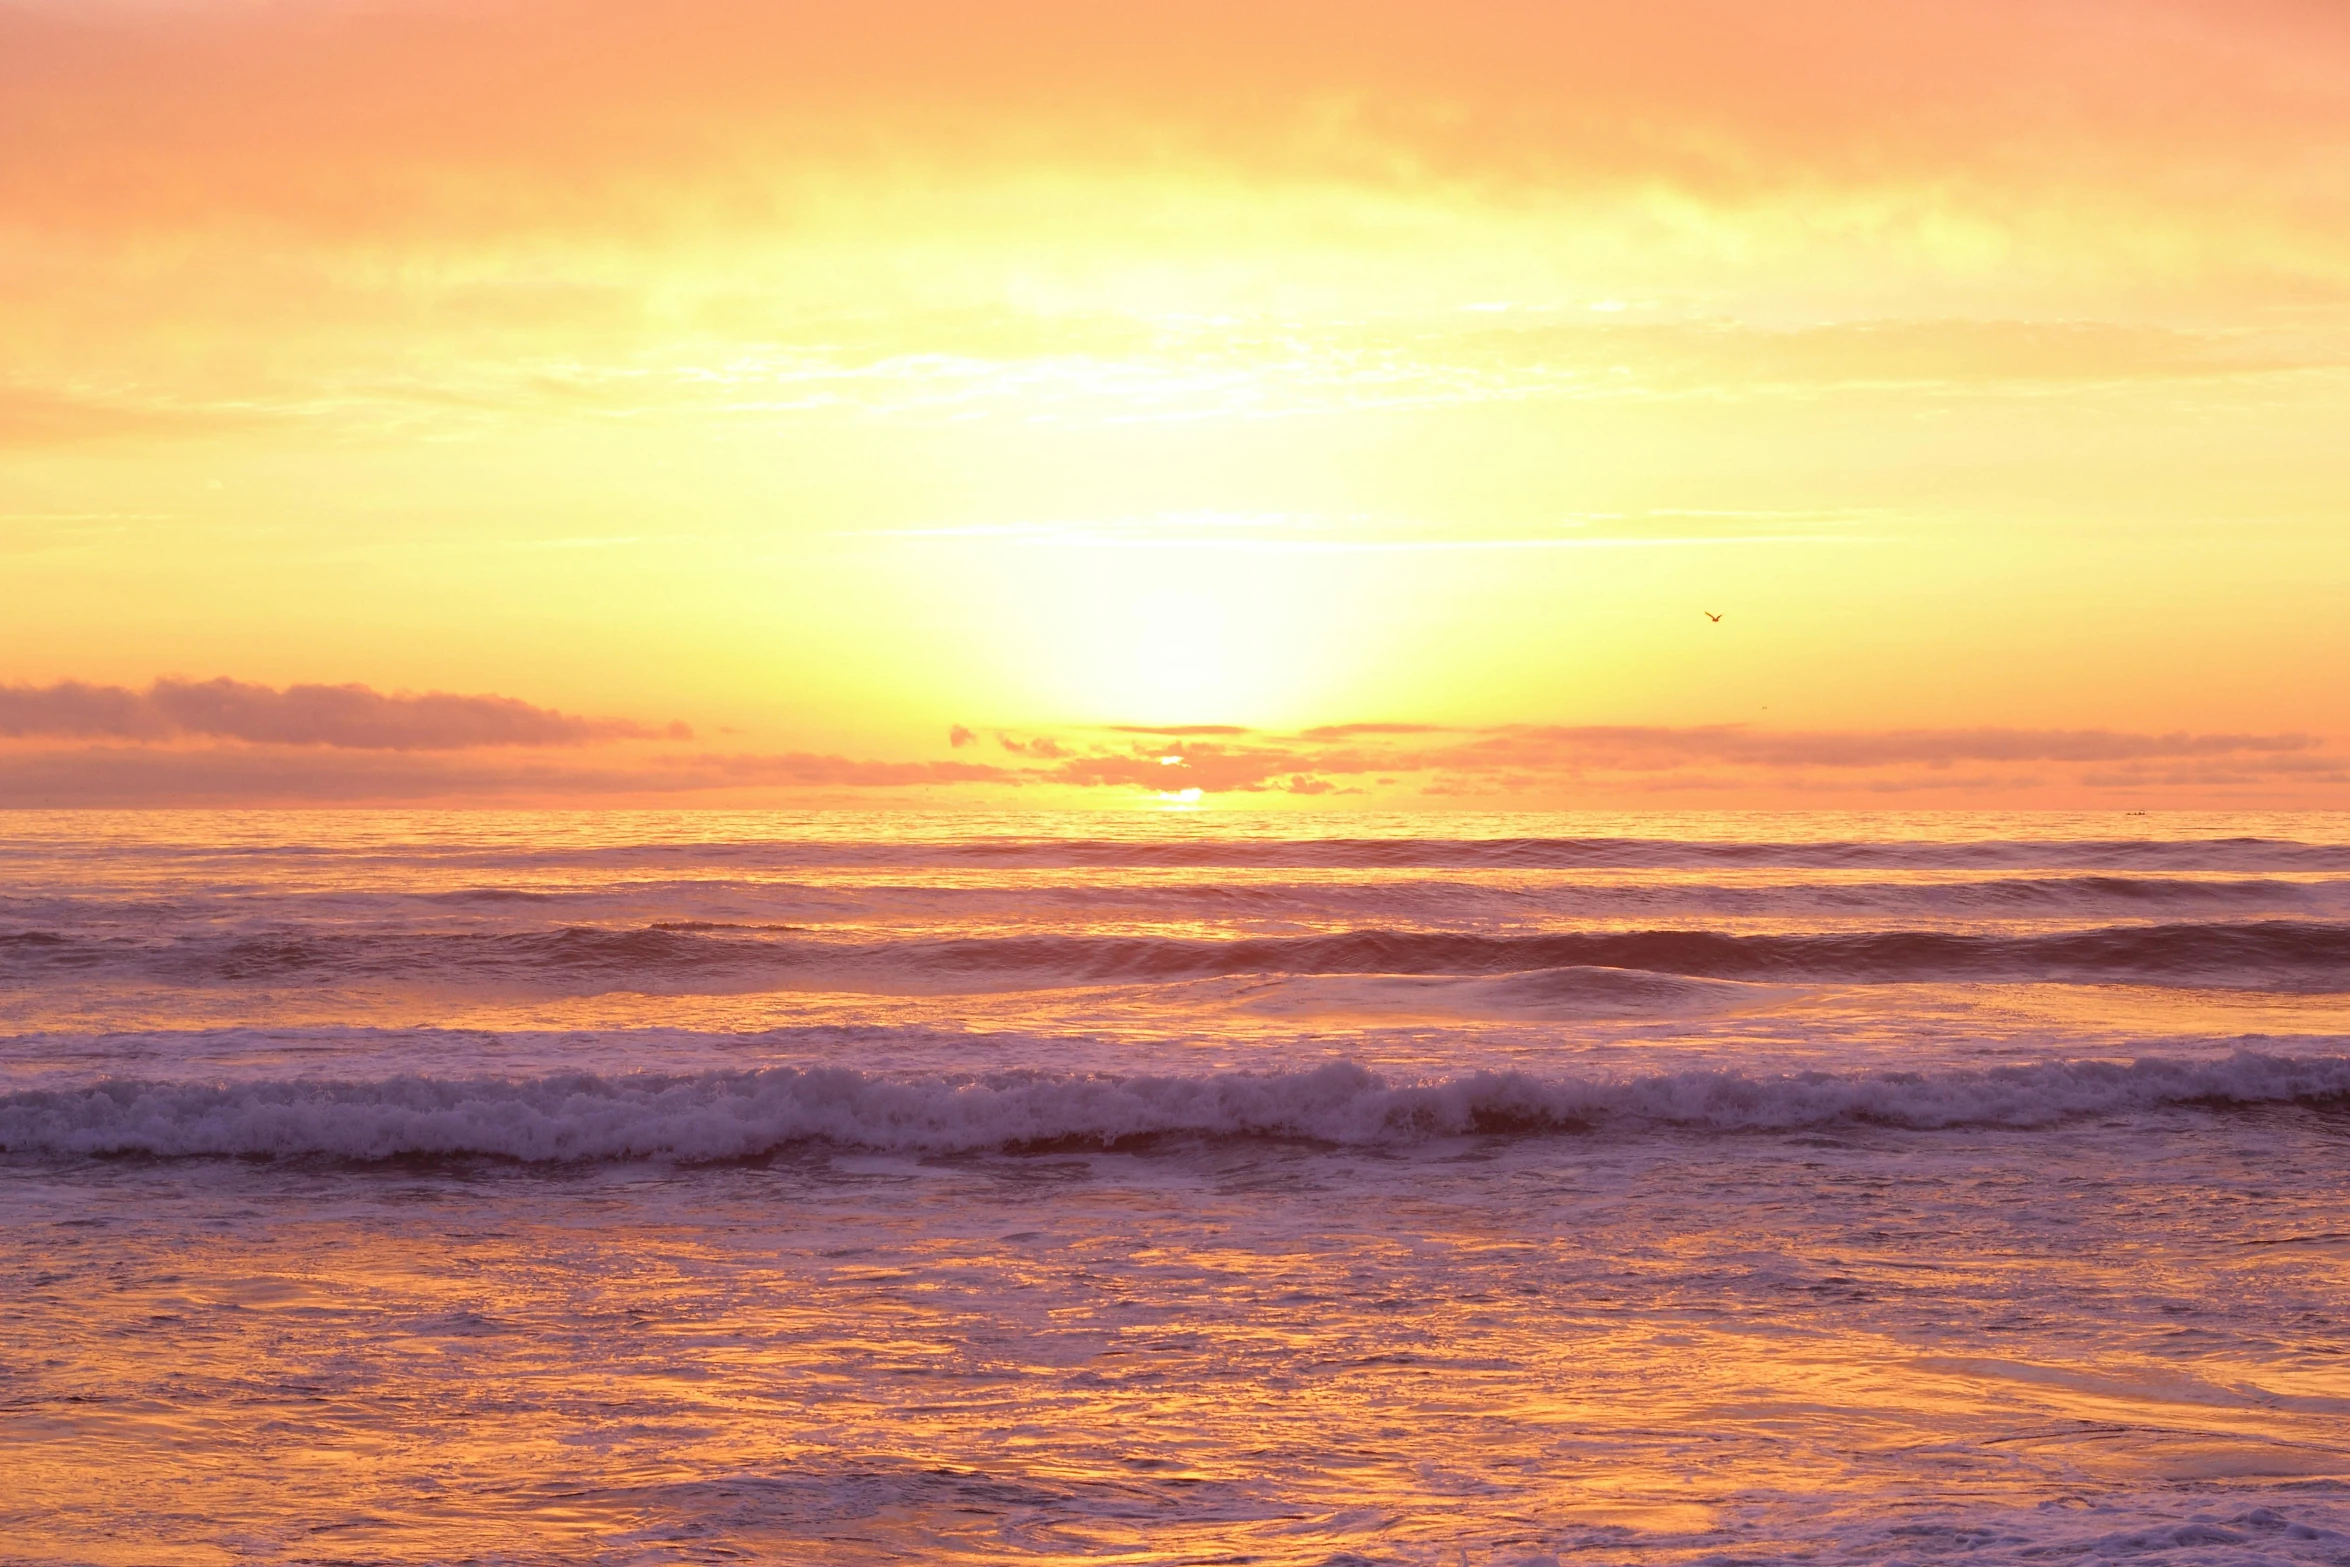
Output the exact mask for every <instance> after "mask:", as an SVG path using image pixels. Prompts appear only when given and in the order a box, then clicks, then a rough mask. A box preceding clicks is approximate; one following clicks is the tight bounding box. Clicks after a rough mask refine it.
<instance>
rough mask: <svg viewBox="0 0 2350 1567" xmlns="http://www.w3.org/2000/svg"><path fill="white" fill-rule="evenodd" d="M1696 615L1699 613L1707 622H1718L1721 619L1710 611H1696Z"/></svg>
mask: <svg viewBox="0 0 2350 1567" xmlns="http://www.w3.org/2000/svg"><path fill="white" fill-rule="evenodd" d="M1698 613H1699V614H1701V615H1703V616H1704V617H1705V618H1706V619H1708V620H1713V621H1718V620H1720V619H1721V618H1722V617H1721V616H1719V615H1717V614H1715V613H1714V612H1713V611H1712V610H1710V609H1701V610H1699V611H1698Z"/></svg>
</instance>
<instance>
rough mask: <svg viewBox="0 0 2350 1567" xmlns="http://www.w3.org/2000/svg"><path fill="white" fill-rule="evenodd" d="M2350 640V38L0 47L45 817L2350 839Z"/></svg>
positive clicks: (353, 35) (1688, 8)
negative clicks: (1292, 820) (2144, 827)
mask: <svg viewBox="0 0 2350 1567" xmlns="http://www.w3.org/2000/svg"><path fill="white" fill-rule="evenodd" d="M2346 596H2350V7H2345V6H2344V5H2342V4H2341V3H2339V0H1901V3H1894V4H1889V3H1886V0H1779V3H1773V4H1768V5H1764V4H1757V3H1753V0H1736V3H1732V0H1661V3H1651V4H1646V5H1641V6H1623V5H1599V4H1585V3H1579V0H1576V3H1567V0H1554V3H1536V0H1444V3H1441V4H1439V3H1434V0H1387V3H1380V0H1349V3H1340V0H1230V3H1227V0H1197V3H1185V4H1167V3H1153V4H1145V3H1127V0H991V3H987V4H974V3H971V0H857V3H853V4H851V3H837V4H809V3H790V0H766V3H753V0H669V3H666V4H663V5H660V6H647V5H644V4H641V3H633V0H632V3H619V0H564V3H551V0H550V3H531V0H462V3H460V0H442V3H429V0H367V3H357V0H48V3H28V0H0V803H4V804H35V805H37V804H75V803H99V804H150V803H152V804H166V803H189V804H246V803H253V804H258V803H302V802H317V803H352V802H368V801H381V802H417V803H463V802H473V801H478V802H484V803H521V802H529V803H578V804H587V803H600V802H607V801H610V802H620V801H628V802H669V803H680V804H687V803H711V804H721V803H723V804H757V803H775V804H781V805H793V804H871V805H883V804H892V803H897V804H920V805H932V806H936V805H950V804H969V805H987V806H1016V805H1022V804H1035V805H1044V806H1054V807H1066V806H1102V807H1115V808H1121V809H1129V808H1133V807H1135V806H1137V805H1151V804H1156V803H1159V802H1161V801H1162V800H1163V799H1166V798H1174V799H1178V800H1181V799H1185V798H1187V796H1186V794H1185V791H1187V790H1198V791H1200V794H1199V796H1198V798H1200V799H1201V800H1203V801H1205V802H1207V803H1209V804H1212V805H1222V806H1230V807H1241V806H1249V805H1285V806H1297V807H1301V808H1302V807H1313V808H1330V807H1338V806H1347V805H1372V806H1379V807H1397V808H1401V807H1417V806H1423V805H1437V806H1448V807H1454V806H1496V807H1506V806H1528V807H1544V808H1561V807H1576V806H1594V807H1610V808H1614V807H1637V806H1641V805H1644V804H1645V805H1655V806H1659V807H1670V808H1674V809H1682V808H1698V807H1711V806H1734V805H1758V806H1805V805H1814V804H1816V805H1851V804H1866V803H1872V802H1874V803H1883V804H1887V805H1894V806H1899V807H1901V808H1905V809H1929V808H1941V807H1975V806H2020V807H2031V806H2048V807H2102V806H2111V807H2114V808H2141V807H2166V806H2197V807H2201V806H2225V805H2247V806H2305V807H2307V806H2315V807H2350V675H2346V671H2350V630H2346V629H2345V608H2344V601H2345V597H2346ZM1709 612H1710V613H1713V614H1719V615H1720V616H1721V617H1722V618H1721V619H1720V620H1719V621H1718V622H1717V621H1714V620H1712V619H1709V618H1708V615H1709Z"/></svg>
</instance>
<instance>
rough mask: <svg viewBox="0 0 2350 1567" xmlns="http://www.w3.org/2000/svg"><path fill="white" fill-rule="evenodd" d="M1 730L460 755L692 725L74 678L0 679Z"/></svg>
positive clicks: (478, 703) (688, 733)
mask: <svg viewBox="0 0 2350 1567" xmlns="http://www.w3.org/2000/svg"><path fill="white" fill-rule="evenodd" d="M0 735H5V736H9V737H12V738H41V739H90V740H148V741H154V740H173V739H179V738H183V737H187V736H202V737H206V738H212V739H223V740H244V741H249V742H252V743H255V744H261V745H292V746H328V747H333V748H336V749H341V750H360V751H462V750H470V749H473V748H475V747H482V746H576V745H594V744H597V743H599V742H603V741H609V740H647V739H665V740H687V739H691V738H692V737H693V731H692V730H691V729H689V728H687V727H686V726H685V725H683V724H674V723H673V724H668V725H665V726H660V727H654V726H649V725H645V724H639V723H635V722H633V721H631V720H628V719H619V718H582V717H579V716H577V715H576V714H571V713H563V712H558V711H556V710H555V709H553V708H548V707H538V706H535V705H534V704H532V703H529V702H525V701H522V700H520V699H519V698H516V697H510V696H458V695H454V694H452V693H450V692H446V691H427V692H423V693H421V694H412V693H408V692H394V693H385V692H381V691H377V690H375V689H373V688H372V687H369V686H364V685H357V684H352V685H339V686H329V685H291V686H287V687H286V688H285V689H283V690H279V689H277V688H275V687H273V686H265V685H255V684H252V683H250V682H247V681H242V680H230V679H227V678H225V677H224V678H221V679H216V680H179V679H172V678H169V677H166V678H164V679H160V680H157V681H156V682H155V683H154V684H153V685H151V686H149V687H148V688H147V689H146V690H145V691H134V690H132V689H130V688H129V687H127V686H106V685H91V684H88V683H86V682H83V681H79V680H63V681H59V682H58V683H57V684H55V685H50V686H0Z"/></svg>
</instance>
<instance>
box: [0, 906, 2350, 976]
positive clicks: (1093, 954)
mask: <svg viewBox="0 0 2350 1567" xmlns="http://www.w3.org/2000/svg"><path fill="white" fill-rule="evenodd" d="M101 963H104V964H108V965H119V966H123V967H127V968H130V969H134V970H140V971H144V972H146V973H148V974H150V975H152V976H153V977H155V978H157V979H161V980H165V981H171V982H178V983H184V984H218V983H223V982H225V983H230V984H279V983H315V984H332V983H336V982H338V981H342V980H393V981H408V982H414V983H422V984H436V985H452V986H464V985H491V986H496V985H507V986H517V987H526V988H538V989H545V990H549V991H553V992H556V993H564V994H600V993H606V992H615V991H643V992H646V993H651V994H665V993H676V994H691V993H701V992H740V991H752V990H759V989H764V988H776V989H783V988H798V989H836V990H842V991H869V992H878V993H885V994H886V993H893V992H901V991H902V992H956V991H965V992H987V991H1015V990H1027V989H1051V988H1058V987H1071V986H1087V985H1136V984H1167V983H1175V982H1179V981H1185V980H1196V979H1206V978H1214V977H1220V976H1230V975H1239V974H1262V975H1269V976H1279V975H1334V974H1396V975H1453V976H1460V977H1484V976H1494V975H1502V974H1520V973H1530V972H1535V971H1540V970H1549V969H1622V970H1635V971H1641V972H1646V973H1654V974H1667V975H1676V976H1681V977H1685V978H1691V979H1714V980H1743V981H1761V982H1785V983H1845V984H1885V983H1901V982H1947V981H1986V980H1988V981H1999V982H2012V983H2028V982H2050V983H2069V984H2097V983H2127V984H2141V985H2171V986H2194V987H2205V988H2217V989H2243V990H2271V991H2284V992H2325V991H2340V990H2350V923H2343V922H2338V921H2326V920H2292V919H2268V920H2234V921H2209V922H2201V923H2197V922H2169V923H2161V924H2131V925H2104V926H2094V927H2087V928H2071V929H2061V930H2054V931H2040V932H2032V933H2025V934H2015V933H1995V932H1979V931H1953V930H1845V931H1835V930H1830V931H1814V932H1797V933H1786V932H1772V933H1765V934H1740V933H1735V932H1729V931H1715V930H1593V931H1554V932H1543V933H1534V934H1492V933H1479V932H1467V931H1445V930H1411V929H1367V930H1351V931H1339V932H1332V933H1327V934H1320V935H1305V936H1248V937H1236V938H1224V939H1216V938H1209V937H1169V936H1157V935H1147V934H1136V935H1062V934H1046V933H1035V934H1011V935H989V936H945V937H909V938H905V939H900V940H896V941H885V942H874V941H870V940H865V941H859V940H852V939H847V938H846V937H830V938H827V937H822V936H815V935H811V934H808V933H806V932H804V931H797V930H794V929H793V928H792V927H788V926H786V927H758V926H745V925H726V924H712V923H709V922H679V923H664V924H656V925H650V926H635V927H627V928H609V927H601V926H585V925H565V926H560V927H557V928H554V929H552V930H528V931H505V932H475V931H458V932H421V933H420V932H403V931H370V930H364V929H362V930H317V929H309V930H302V929H288V930H283V931H275V932H269V933H259V934H251V935H244V936H238V937H234V938H231V939H226V940H219V939H211V938H178V939H175V940H172V941H169V942H164V943H159V944H154V945H142V944H138V943H132V942H124V941H120V940H107V941H92V940H85V939H81V938H72V937H67V936H64V935H61V934H59V933H56V932H48V931H20V932H14V933H8V934H7V935H5V936H4V937H0V980H5V979H9V978H15V979H18V980H20V981H25V980H29V981H35V982H37V981H38V979H39V978H40V976H41V974H42V973H43V971H45V970H55V969H75V968H88V967H90V966H92V965H94V964H101Z"/></svg>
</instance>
